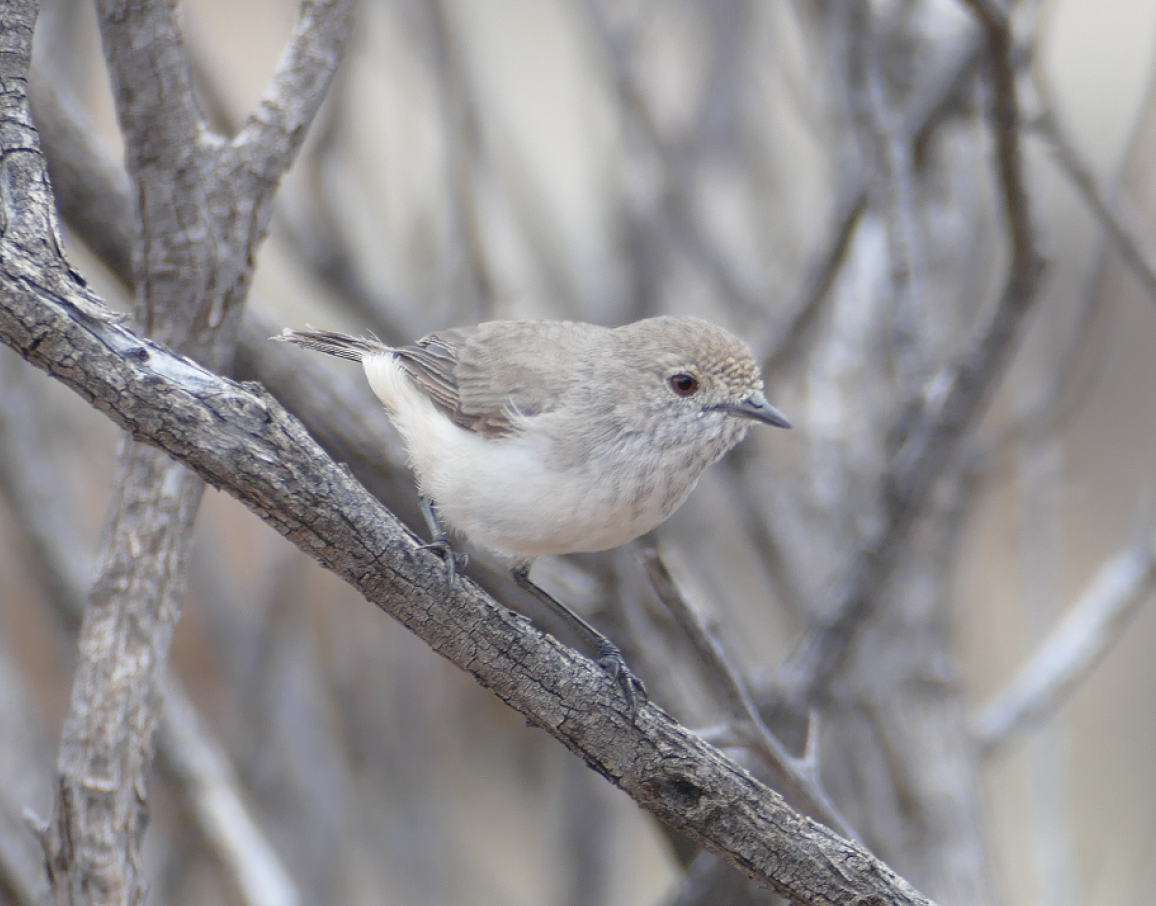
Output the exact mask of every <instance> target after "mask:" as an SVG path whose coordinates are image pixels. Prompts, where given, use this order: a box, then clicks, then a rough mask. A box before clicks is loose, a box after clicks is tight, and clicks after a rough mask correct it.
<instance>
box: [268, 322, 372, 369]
mask: <svg viewBox="0 0 1156 906" xmlns="http://www.w3.org/2000/svg"><path fill="white" fill-rule="evenodd" d="M270 339H273V340H279V341H281V342H282V343H292V344H293V345H295V346H301V347H303V348H305V349H315V350H317V351H318V352H324V353H326V354H327V355H335V356H337V357H338V358H341V359H349V360H350V361H353V362H360V361H361V360H362V359H363V358H364V357H365V356H367V355H372V354H373V353H376V352H389V347H388V346H386V345H385V344H384V343H382V342H381V341H380V340H367V339H365V338H364V337H351V336H349V335H348V334H344V333H334V332H333V331H330V330H290V329H289V328H288V327H286V328H285V329H284V330H283V331H281V334H280V335H279V336H276V337H270Z"/></svg>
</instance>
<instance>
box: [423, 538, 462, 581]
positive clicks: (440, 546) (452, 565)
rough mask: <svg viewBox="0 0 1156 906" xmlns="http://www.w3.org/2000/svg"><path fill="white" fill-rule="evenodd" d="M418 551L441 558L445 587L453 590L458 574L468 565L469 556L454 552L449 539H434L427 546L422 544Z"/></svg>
mask: <svg viewBox="0 0 1156 906" xmlns="http://www.w3.org/2000/svg"><path fill="white" fill-rule="evenodd" d="M418 550H419V551H432V552H433V553H435V554H437V555H438V556H439V557H441V558H442V561H443V562H444V563H445V565H446V587H447V588H453V587H454V583H455V582H457V578H458V573H459V572H462V571H464V570H465V568H466V567H467V566H469V565H470V555H469V554H466V553H462V552H460V551H456V550H454V546H453V545H452V544H451V543H450V539H449V538H435V539H434V540H433V541H431V542H430V543H429V544H423V545H421V546H420V547H419V548H418Z"/></svg>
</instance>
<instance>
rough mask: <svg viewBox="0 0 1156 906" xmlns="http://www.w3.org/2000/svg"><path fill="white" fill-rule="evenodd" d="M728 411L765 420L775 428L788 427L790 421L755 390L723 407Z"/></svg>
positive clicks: (757, 419)
mask: <svg viewBox="0 0 1156 906" xmlns="http://www.w3.org/2000/svg"><path fill="white" fill-rule="evenodd" d="M725 408H726V410H727V411H728V412H733V413H734V414H735V415H741V416H742V417H743V418H753V419H754V420H755V421H757V422H765V423H766V424H768V425H774V426H775V427H776V428H789V427H791V423H790V422H789V421H787V417H786V416H785V415H783V413H782V412H780V411H779V410H778V409H776V408H775V407H774V406H772V405H771V404H770V403H768V402H767V398H766V397H765V396H763V395H762V394H761V393H759V392H758V391H755V392H754V393H752V394H751V395H750V396H748V397H747V398H746V399H745V400H743V401H742V402H741V403H736V404H734V405H730V406H726V407H725Z"/></svg>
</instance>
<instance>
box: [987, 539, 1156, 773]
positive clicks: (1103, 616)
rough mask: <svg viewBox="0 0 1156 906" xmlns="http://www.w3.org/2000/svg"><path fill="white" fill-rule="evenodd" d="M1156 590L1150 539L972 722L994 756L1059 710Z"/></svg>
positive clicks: (1109, 567)
mask: <svg viewBox="0 0 1156 906" xmlns="http://www.w3.org/2000/svg"><path fill="white" fill-rule="evenodd" d="M1154 592H1156V546H1154V543H1153V540H1152V539H1151V538H1145V539H1144V540H1143V541H1142V542H1141V543H1140V544H1137V545H1135V546H1133V548H1132V549H1131V550H1127V551H1124V552H1123V553H1121V554H1118V555H1117V556H1115V557H1113V558H1112V559H1111V560H1109V561H1108V562H1107V563H1105V564H1104V565H1103V566H1102V567H1101V568H1100V571H1099V572H1098V573H1097V574H1096V577H1095V578H1094V579H1093V580H1092V583H1091V584H1090V585H1089V586H1088V588H1087V590H1086V591H1085V592H1084V593H1083V595H1081V596H1080V600H1079V601H1077V602H1076V604H1075V606H1073V607H1072V609H1071V611H1070V612H1069V613H1068V614H1067V615H1066V616H1065V617H1064V618H1063V619H1062V620H1061V621H1060V623H1059V625H1057V626H1056V628H1055V629H1054V630H1053V631H1052V633H1051V635H1050V636H1049V637H1048V638H1047V639H1045V640H1044V642H1043V644H1041V645H1040V647H1039V649H1038V650H1037V651H1036V653H1035V654H1033V655H1032V657H1031V659H1030V660H1029V661H1028V662H1027V663H1026V664H1024V666H1023V668H1022V669H1021V670H1020V672H1019V673H1018V674H1017V676H1016V677H1015V679H1013V680H1012V681H1011V682H1010V683H1009V684H1008V685H1007V687H1006V688H1005V689H1003V691H1001V692H1000V693H999V695H997V696H996V697H995V698H994V699H993V700H992V701H990V702H988V704H987V705H985V706H984V707H983V708H981V709H980V711H979V712H978V713H977V714H976V715H975V716H974V717H973V718H972V733H973V734H974V736H975V739H976V742H977V743H978V745H979V747H980V749H981V750H982V751H983V752H985V753H988V754H990V753H992V752H994V751H996V750H997V749H1000V748H1002V747H1004V746H1006V745H1007V744H1008V743H1009V742H1010V741H1011V740H1012V739H1013V738H1014V737H1015V736H1016V735H1017V734H1018V733H1022V732H1024V731H1025V730H1027V729H1029V728H1030V727H1032V726H1034V725H1036V724H1038V723H1040V722H1041V721H1042V720H1044V718H1046V717H1047V715H1048V714H1050V713H1052V712H1053V711H1055V710H1056V708H1058V707H1059V706H1060V705H1061V704H1062V703H1063V702H1064V701H1066V700H1067V699H1068V697H1069V696H1070V695H1071V694H1072V692H1073V690H1074V689H1075V688H1076V687H1077V686H1078V685H1079V683H1080V682H1081V681H1082V680H1083V679H1084V677H1086V676H1087V675H1088V673H1089V672H1090V671H1091V670H1092V668H1093V667H1095V666H1096V664H1097V663H1099V661H1100V659H1101V658H1102V657H1103V656H1104V655H1105V654H1106V653H1107V651H1108V649H1109V648H1110V647H1111V646H1112V645H1113V644H1114V643H1115V642H1116V641H1117V640H1118V639H1119V638H1120V637H1121V636H1122V635H1123V633H1124V630H1125V629H1127V627H1128V625H1129V624H1130V623H1131V620H1132V618H1133V617H1134V616H1135V615H1136V613H1137V611H1139V609H1140V606H1141V605H1142V604H1144V602H1145V601H1147V600H1149V599H1150V598H1151V597H1152V594H1153V593H1154Z"/></svg>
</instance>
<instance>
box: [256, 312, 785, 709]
mask: <svg viewBox="0 0 1156 906" xmlns="http://www.w3.org/2000/svg"><path fill="white" fill-rule="evenodd" d="M275 339H278V340H284V341H287V342H290V343H294V344H296V345H298V346H303V347H306V348H308V349H316V350H319V351H321V352H325V353H328V354H330V355H335V356H339V357H341V358H345V359H351V360H353V361H359V362H361V364H362V367H363V368H364V369H365V373H366V376H367V377H368V378H369V384H370V387H372V388H373V391H374V393H375V394H377V396H378V397H379V398H380V399H381V401H382V402H383V403H384V404H385V407H386V410H387V412H388V414H389V417H390V420H391V421H392V422H393V424H394V426H395V427H396V428H397V430H398V432H399V433H400V434H401V437H402V440H403V441H404V442H405V446H406V449H407V450H408V452H409V456H410V461H411V464H412V467H413V470H414V473H415V475H416V477H417V483H418V488H419V492H420V494H421V498H422V508H423V512H425V514H426V518H427V521H428V522H429V525H430V531H431V533H432V534H433V543H432V544H431V545H429V546H430V547H432V548H436V549H437V550H439V552H440V553H442V555H443V556H444V557H445V559H446V563H447V568H448V569H449V570H450V576H451V578H452V576H453V570H454V569H455V565H456V562H455V554H454V553H453V550H452V548H451V546H450V544H449V541H448V540H447V538H446V536H445V534H444V533H443V531H442V529H441V522H440V521H439V520H444V521H445V522H446V523H447V524H448V525H449V526H450V527H452V528H453V529H455V530H457V531H459V532H461V533H462V534H463V535H465V537H466V538H468V539H469V540H470V541H472V542H473V543H475V544H477V545H478V546H479V547H482V548H486V549H488V550H490V551H493V552H494V553H496V554H498V555H500V556H502V557H504V558H505V559H506V560H508V561H509V562H510V563H511V564H512V567H513V575H514V579H515V581H516V582H517V583H518V585H519V586H520V587H522V588H524V589H526V590H527V591H528V592H530V593H531V594H533V595H534V596H535V597H536V598H537V599H538V600H540V601H542V602H543V603H544V604H546V605H547V606H548V607H549V608H550V609H552V610H554V611H555V612H557V613H558V614H559V615H560V616H562V617H563V618H565V619H566V620H567V621H568V622H569V623H570V624H571V625H572V626H574V627H575V628H576V629H577V630H578V631H579V632H580V633H581V634H582V635H584V636H585V637H586V638H587V640H588V641H590V642H591V643H592V644H593V645H594V646H595V647H596V648H597V649H598V652H599V663H600V664H601V665H602V666H603V667H604V668H605V669H606V670H607V671H608V672H609V673H610V674H611V675H612V676H614V677H615V678H617V679H618V681H619V683H620V685H621V686H622V689H623V691H624V693H625V695H626V697H627V700H628V702H629V703H630V705H631V708H632V710H633V708H634V707H635V705H636V692H644V689H643V687H642V684H641V682H640V681H639V680H638V679H637V678H636V677H635V676H634V674H633V673H631V672H630V670H629V668H627V667H626V664H625V662H624V661H623V659H622V656H621V654H620V653H619V651H618V649H617V647H616V646H615V645H614V644H613V643H612V642H610V640H609V639H607V638H606V637H605V636H604V635H602V633H600V632H598V631H597V630H596V629H594V628H593V627H592V626H590V624H589V623H587V622H586V621H585V620H584V619H582V618H581V617H580V616H578V615H577V614H575V613H574V612H573V611H572V610H570V609H569V608H568V607H566V606H565V605H563V604H562V603H561V602H559V601H557V600H556V599H555V598H553V597H552V596H551V595H549V594H547V593H546V592H545V591H543V590H542V589H540V588H539V587H538V586H537V585H535V584H534V583H532V582H531V581H530V579H529V569H530V564H531V562H532V561H533V560H534V559H535V558H537V557H540V556H542V555H544V554H564V553H575V552H579V551H598V550H607V549H609V548H612V547H617V546H618V545H621V544H625V543H626V542H628V541H631V540H633V539H634V538H637V537H638V536H639V535H641V534H643V533H645V532H648V531H650V530H651V529H653V528H655V527H656V526H658V525H659V524H660V523H662V522H663V521H664V520H665V519H666V518H667V517H668V516H670V514H671V513H673V512H674V511H675V510H676V509H678V507H679V506H681V505H682V503H683V501H685V500H686V498H687V497H688V496H689V494H690V492H691V491H692V490H693V489H694V486H695V484H696V483H697V482H698V479H699V477H700V476H701V475H702V473H703V471H704V470H705V469H706V467H707V466H709V465H710V464H711V463H713V462H714V461H715V460H717V459H719V457H721V456H722V455H723V454H724V453H726V452H727V451H728V450H730V449H731V448H732V447H733V446H734V445H735V444H737V443H738V442H739V441H740V440H742V439H743V437H745V436H746V433H747V430H748V429H749V428H750V426H751V425H753V424H755V423H759V422H761V423H763V424H768V425H774V426H776V427H780V428H789V427H790V423H789V422H788V421H787V419H786V418H785V417H784V416H783V414H782V413H781V412H779V411H778V410H777V409H776V408H775V407H774V406H772V405H771V404H770V403H768V402H767V399H766V397H765V396H764V395H763V381H762V378H761V377H760V375H759V369H758V366H757V365H756V364H755V361H754V358H753V357H752V356H751V353H750V350H749V349H748V348H747V347H746V345H745V344H744V343H743V342H742V341H741V340H740V339H739V338H738V337H736V336H734V335H733V334H731V333H730V332H728V331H726V330H724V329H723V328H721V327H717V326H716V325H714V324H711V323H709V322H707V321H703V320H701V319H699V318H691V317H674V316H663V317H657V318H648V319H646V320H643V321H637V322H635V323H633V324H627V325H624V326H622V327H616V328H607V327H600V326H597V325H594V324H584V323H580V322H574V321H490V322H486V323H483V324H478V325H476V326H473V327H459V328H453V329H450V330H443V331H438V332H436V333H432V334H429V335H428V336H426V337H423V338H422V339H420V340H418V341H417V342H416V343H414V344H413V345H411V346H398V347H390V346H386V345H384V344H383V343H380V342H378V341H377V340H369V339H362V338H358V337H351V336H346V335H344V334H339V333H331V332H327V331H292V330H286V331H285V332H284V333H283V334H282V335H281V336H279V337H276V338H275Z"/></svg>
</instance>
